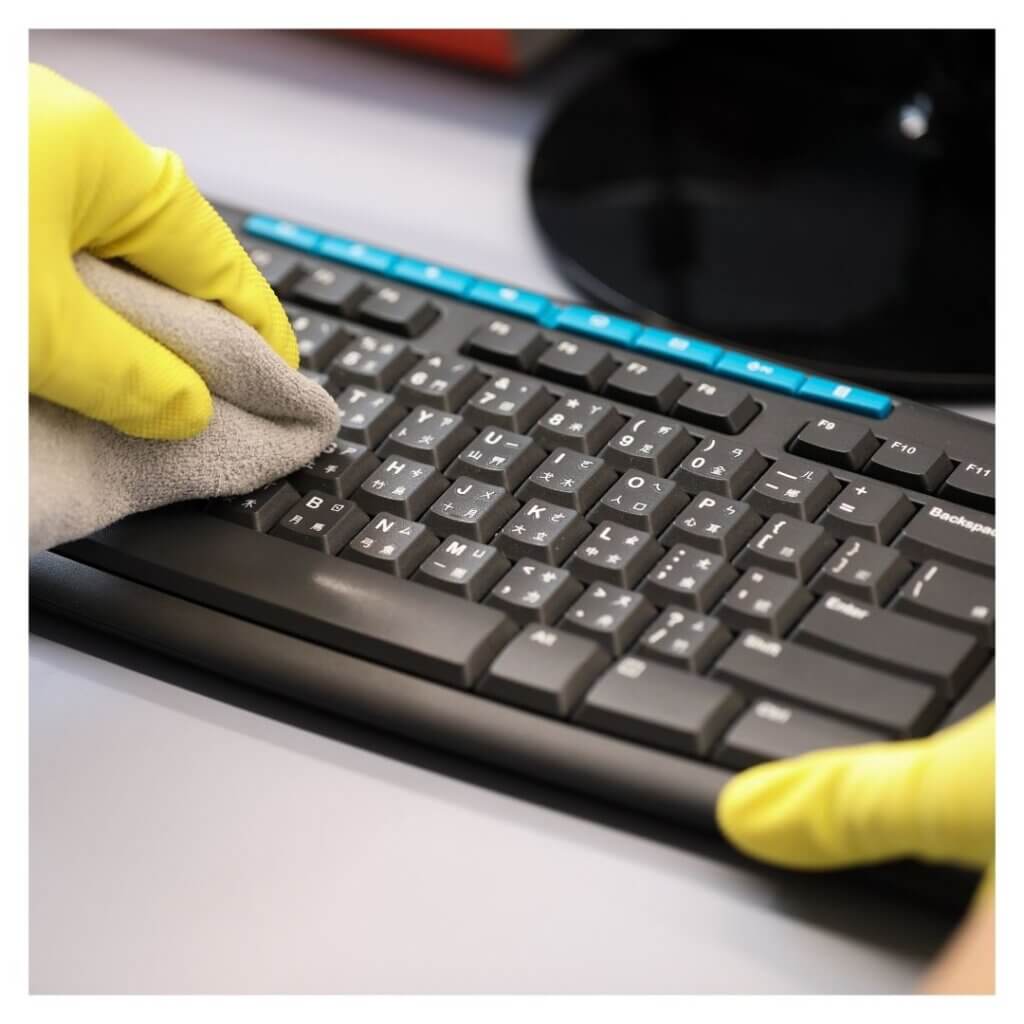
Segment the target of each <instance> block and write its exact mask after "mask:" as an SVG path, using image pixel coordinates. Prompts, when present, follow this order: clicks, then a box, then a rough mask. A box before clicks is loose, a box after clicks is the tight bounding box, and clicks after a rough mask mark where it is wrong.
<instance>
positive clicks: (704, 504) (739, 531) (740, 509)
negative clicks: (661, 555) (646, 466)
mask: <svg viewBox="0 0 1024 1024" xmlns="http://www.w3.org/2000/svg"><path fill="white" fill-rule="evenodd" d="M763 522H764V520H763V519H762V518H761V517H760V516H759V515H758V514H757V513H756V512H755V511H754V510H753V509H752V508H751V507H750V506H749V505H748V504H747V503H746V502H745V501H740V500H738V499H737V498H725V497H722V495H720V494H712V493H711V492H710V491H701V492H699V493H698V494H695V495H694V497H693V500H692V501H691V502H690V504H689V505H687V506H686V508H684V509H683V511H682V512H680V513H679V515H678V516H676V518H675V520H673V522H672V523H671V524H670V525H669V527H668V529H667V530H666V531H665V532H664V534H662V536H661V538H660V540H661V543H662V544H666V545H672V544H678V543H682V544H689V545H691V546H693V547H697V548H703V550H705V551H711V552H713V553H714V554H716V555H724V556H725V557H726V558H729V559H731V558H732V557H733V556H734V555H735V554H736V552H737V551H739V550H740V548H741V547H743V545H744V544H746V542H747V541H748V540H750V538H751V537H752V536H753V535H754V533H755V532H756V530H757V528H758V527H759V526H760V525H761V524H762V523H763Z"/></svg>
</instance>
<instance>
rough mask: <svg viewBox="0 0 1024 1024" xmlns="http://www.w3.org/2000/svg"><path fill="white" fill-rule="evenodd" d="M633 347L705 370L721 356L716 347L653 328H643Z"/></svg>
mask: <svg viewBox="0 0 1024 1024" xmlns="http://www.w3.org/2000/svg"><path fill="white" fill-rule="evenodd" d="M633 347H634V348H635V349H636V350H637V351H638V352H650V353H651V354H652V355H656V356H660V357H661V358H662V359H670V360H672V361H673V362H676V363H685V364H686V365H687V366H697V367H701V368H703V369H706V370H710V369H711V368H712V367H713V366H714V365H715V363H717V362H718V359H719V357H720V356H721V355H722V349H721V348H719V346H718V345H712V344H710V343H709V342H706V341H698V340H697V339H696V338H688V337H686V336H685V335H681V334H671V333H670V332H669V331H661V330H658V329H657V328H655V327H647V328H645V329H644V330H643V331H642V332H641V334H640V336H639V337H638V338H637V339H636V341H635V342H634V343H633Z"/></svg>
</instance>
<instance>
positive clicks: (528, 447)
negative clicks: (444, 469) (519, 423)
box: [447, 428, 547, 493]
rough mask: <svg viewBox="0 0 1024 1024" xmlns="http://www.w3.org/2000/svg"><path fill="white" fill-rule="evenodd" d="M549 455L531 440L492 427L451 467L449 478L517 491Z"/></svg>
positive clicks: (470, 445) (484, 431)
mask: <svg viewBox="0 0 1024 1024" xmlns="http://www.w3.org/2000/svg"><path fill="white" fill-rule="evenodd" d="M546 454H547V453H546V452H545V451H544V449H543V448H541V446H540V445H539V444H537V442H536V441H534V439H533V438H532V437H527V436H526V435H525V434H513V433H512V432H511V431H505V430H499V429H497V428H491V429H489V430H481V431H480V433H479V434H477V436H476V437H475V438H474V439H473V440H472V441H470V442H469V444H468V445H466V447H465V448H464V449H463V450H462V451H461V452H460V453H459V455H458V457H457V458H456V459H455V461H454V462H453V463H452V464H451V465H450V466H449V467H448V474H447V475H448V476H449V477H454V476H471V477H473V478H474V479H476V480H482V481H483V482H484V483H488V484H496V485H497V486H498V487H504V488H505V490H506V491H509V492H510V493H511V492H512V491H514V490H515V489H516V488H517V487H518V486H519V485H520V484H521V483H522V482H523V481H524V480H525V479H526V478H527V477H528V476H529V475H530V473H531V471H532V470H534V469H536V468H537V466H538V465H539V464H540V463H541V462H543V461H544V458H545V456H546Z"/></svg>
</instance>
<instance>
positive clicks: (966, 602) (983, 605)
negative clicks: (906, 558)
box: [891, 561, 996, 647]
mask: <svg viewBox="0 0 1024 1024" xmlns="http://www.w3.org/2000/svg"><path fill="white" fill-rule="evenodd" d="M995 590H996V588H995V582H994V581H993V580H992V579H990V578H989V577H987V576H978V575H976V574H975V573H973V572H964V570H963V569H954V568H953V567H952V566H950V565H943V564H942V563H941V562H934V561H929V562H925V563H924V565H922V566H921V567H920V568H919V569H918V570H917V572H915V573H914V575H913V576H911V577H910V579H909V580H907V582H906V583H905V584H904V585H903V586H902V587H901V588H900V592H899V593H898V594H897V595H896V599H895V600H894V601H893V602H892V605H891V607H892V609H893V610H894V611H897V612H903V613H904V614H905V615H913V616H914V617H915V618H919V619H925V620H926V621H928V622H937V623H938V624H939V625H940V626H949V627H950V628H952V629H960V630H963V631H964V632H965V633H971V634H973V635H974V636H976V637H977V638H978V639H979V640H980V641H981V642H982V643H983V644H985V645H986V646H988V647H993V646H994V645H995V630H996V614H995V601H996V593H995Z"/></svg>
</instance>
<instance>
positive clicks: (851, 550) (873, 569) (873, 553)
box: [811, 537, 911, 604]
mask: <svg viewBox="0 0 1024 1024" xmlns="http://www.w3.org/2000/svg"><path fill="white" fill-rule="evenodd" d="M910 572H911V565H910V563H909V562H908V561H907V560H906V559H905V558H903V557H902V556H901V555H900V553H899V552H898V551H893V549H892V548H885V547H882V546H881V545H880V544H873V543H872V542H871V541H869V540H861V539H860V538H859V537H850V538H849V539H847V540H845V541H844V542H843V543H842V544H841V545H840V547H839V550H838V551H836V553H835V554H834V555H833V556H832V557H831V558H830V559H829V560H828V561H827V562H826V563H825V564H824V566H822V569H821V572H819V573H818V575H817V576H816V577H815V579H814V582H813V583H812V584H811V590H813V591H814V592H815V593H816V594H826V593H828V592H829V591H835V592H836V593H840V594H849V595H850V596H851V597H857V598H860V599H861V600H862V601H870V602H871V603H872V604H885V603H886V601H888V600H889V598H890V597H892V595H893V593H894V592H895V590H896V588H897V587H898V586H899V585H900V584H901V583H902V582H903V581H904V580H905V579H906V578H907V576H909V575H910Z"/></svg>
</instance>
